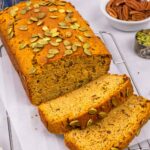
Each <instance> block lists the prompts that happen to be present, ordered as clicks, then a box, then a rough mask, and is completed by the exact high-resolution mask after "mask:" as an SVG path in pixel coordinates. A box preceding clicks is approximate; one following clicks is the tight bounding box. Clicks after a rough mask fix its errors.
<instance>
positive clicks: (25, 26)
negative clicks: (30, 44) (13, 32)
mask: <svg viewBox="0 0 150 150" xmlns="http://www.w3.org/2000/svg"><path fill="white" fill-rule="evenodd" d="M19 30H21V31H26V30H28V26H27V25H22V26H20V27H19Z"/></svg>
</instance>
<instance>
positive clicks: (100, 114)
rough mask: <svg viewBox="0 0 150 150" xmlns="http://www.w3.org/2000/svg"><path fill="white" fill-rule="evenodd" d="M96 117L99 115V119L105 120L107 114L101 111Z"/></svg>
mask: <svg viewBox="0 0 150 150" xmlns="http://www.w3.org/2000/svg"><path fill="white" fill-rule="evenodd" d="M98 115H99V117H100V118H105V117H106V116H107V113H106V112H103V111H101V112H99V113H98Z"/></svg>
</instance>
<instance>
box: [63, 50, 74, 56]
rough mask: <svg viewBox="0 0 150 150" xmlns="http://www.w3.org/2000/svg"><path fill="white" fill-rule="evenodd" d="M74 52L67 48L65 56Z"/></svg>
mask: <svg viewBox="0 0 150 150" xmlns="http://www.w3.org/2000/svg"><path fill="white" fill-rule="evenodd" d="M72 53H73V51H72V50H65V54H64V56H66V55H71V54H72Z"/></svg>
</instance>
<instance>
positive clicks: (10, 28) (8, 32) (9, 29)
mask: <svg viewBox="0 0 150 150" xmlns="http://www.w3.org/2000/svg"><path fill="white" fill-rule="evenodd" d="M12 31H13V28H12V27H9V28H8V29H7V34H8V35H9V34H10V33H11V32H12Z"/></svg>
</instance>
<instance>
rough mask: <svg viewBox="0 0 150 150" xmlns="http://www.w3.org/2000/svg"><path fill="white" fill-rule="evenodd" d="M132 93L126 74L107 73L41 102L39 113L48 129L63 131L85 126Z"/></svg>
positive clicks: (56, 131)
mask: <svg viewBox="0 0 150 150" xmlns="http://www.w3.org/2000/svg"><path fill="white" fill-rule="evenodd" d="M131 94H133V89H132V85H131V82H130V79H129V78H128V77H127V76H125V75H121V76H119V75H110V74H108V75H104V76H103V77H100V78H99V79H97V80H95V81H92V82H91V83H89V84H87V85H85V86H83V87H81V88H80V89H78V90H75V91H73V92H71V93H68V94H66V95H64V96H62V97H59V98H57V99H55V100H53V101H49V102H46V103H44V104H41V105H40V106H39V114H40V116H41V120H42V121H43V122H44V124H45V126H46V127H47V129H48V130H49V131H50V132H52V133H56V134H63V133H65V132H67V131H69V130H71V129H74V128H80V129H84V128H85V127H87V126H89V125H90V124H92V123H93V122H95V121H96V120H98V119H100V118H103V117H105V116H106V115H107V113H108V112H109V111H110V110H111V109H112V108H114V107H116V106H118V105H119V104H121V103H123V102H124V101H125V100H126V99H127V97H128V96H130V95H131Z"/></svg>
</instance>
